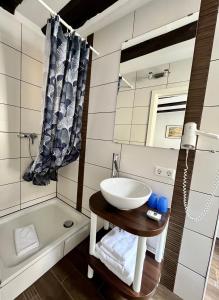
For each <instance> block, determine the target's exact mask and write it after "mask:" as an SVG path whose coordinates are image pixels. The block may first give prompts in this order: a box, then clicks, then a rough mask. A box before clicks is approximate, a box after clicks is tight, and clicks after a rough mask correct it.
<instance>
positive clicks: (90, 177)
mask: <svg viewBox="0 0 219 300" xmlns="http://www.w3.org/2000/svg"><path fill="white" fill-rule="evenodd" d="M109 177H111V170H109V169H106V168H102V167H98V166H94V165H91V164H88V163H86V164H85V172H84V185H86V186H87V187H89V188H91V189H94V190H96V191H99V190H100V182H101V181H102V180H104V179H107V178H109Z"/></svg>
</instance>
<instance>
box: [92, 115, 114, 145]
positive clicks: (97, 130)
mask: <svg viewBox="0 0 219 300" xmlns="http://www.w3.org/2000/svg"><path fill="white" fill-rule="evenodd" d="M114 115H115V114H114V113H98V114H89V115H88V128H87V137H88V138H92V139H101V140H110V141H111V140H112V138H113V128H114ZM103 124H104V126H103Z"/></svg>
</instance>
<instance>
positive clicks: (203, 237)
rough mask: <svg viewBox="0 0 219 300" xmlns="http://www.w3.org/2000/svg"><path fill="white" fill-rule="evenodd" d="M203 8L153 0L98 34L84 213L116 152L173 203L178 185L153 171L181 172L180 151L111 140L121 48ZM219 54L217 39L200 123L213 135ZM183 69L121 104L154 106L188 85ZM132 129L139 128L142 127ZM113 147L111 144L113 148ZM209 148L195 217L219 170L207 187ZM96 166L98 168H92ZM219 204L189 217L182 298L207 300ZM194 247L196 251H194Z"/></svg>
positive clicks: (124, 165)
mask: <svg viewBox="0 0 219 300" xmlns="http://www.w3.org/2000/svg"><path fill="white" fill-rule="evenodd" d="M199 8H200V0H192V1H191V0H188V1H187V0H186V1H178V0H177V1H173V0H165V1H163V0H154V1H151V2H149V3H148V4H147V5H145V6H144V7H141V8H139V9H138V10H137V11H135V13H134V15H135V17H134V22H132V18H131V17H129V18H128V17H127V18H126V19H121V20H119V21H117V22H115V24H116V25H115V27H114V26H113V25H112V24H111V25H110V26H107V27H105V28H103V29H101V30H99V31H98V32H96V33H95V34H94V47H95V48H97V49H98V46H99V48H100V49H101V51H100V52H101V55H100V57H96V56H95V57H94V58H93V59H94V62H93V65H92V79H91V90H90V92H91V98H90V99H91V100H90V105H89V123H90V124H91V127H90V124H89V125H88V126H89V127H88V134H87V145H88V146H87V151H86V152H87V153H86V162H87V165H86V169H87V174H86V184H85V185H84V197H83V209H84V211H89V206H88V198H89V196H90V195H92V194H93V193H94V192H95V191H96V190H97V189H98V182H99V181H100V180H101V179H104V178H105V177H106V176H107V174H109V173H108V171H107V170H108V169H109V168H110V166H111V160H112V154H113V152H116V153H119V154H120V170H121V172H120V174H121V176H124V177H125V176H126V177H133V178H137V179H138V180H142V181H144V182H147V183H148V184H149V185H150V186H151V187H152V188H153V190H154V191H156V192H157V193H159V194H164V195H166V196H167V197H169V199H170V204H171V198H172V193H173V186H174V182H173V181H171V180H170V181H169V180H166V179H162V178H158V177H156V175H154V167H155V165H161V166H164V167H165V166H166V167H172V168H176V163H177V158H178V151H174V150H163V149H155V148H154V149H153V148H144V147H141V146H136V145H128V143H129V142H128V141H127V145H118V144H116V143H114V142H113V140H112V135H113V133H112V132H113V127H114V119H115V111H116V89H117V81H118V69H119V57H120V48H119V46H118V45H119V43H120V45H121V43H122V42H123V41H124V39H130V38H132V37H136V36H139V35H141V34H143V33H145V32H148V31H150V30H153V29H156V28H158V27H160V26H163V25H166V24H168V23H170V22H172V21H175V20H178V19H180V18H182V17H184V16H186V15H188V14H190V13H194V12H198V11H199ZM157 11H162V12H163V13H162V15H160V14H159V16H158V15H157ZM127 22H132V26H130V25H127ZM120 24H121V26H120ZM124 24H126V27H125V29H123V26H124ZM131 27H132V28H133V31H132V32H130V31H129V30H128V28H131ZM115 28H120V29H121V30H118V31H116V30H115ZM218 30H219V26H217V31H216V34H215V37H218V36H219V32H218ZM115 31H116V39H115V41H114V38H113V37H114V33H115ZM106 41H107V42H106ZM109 45H110V46H109ZM218 53H219V43H218V38H216V39H215V43H214V49H213V54H212V62H211V69H210V73H209V81H208V86H207V92H206V99H205V107H204V112H203V119H202V124H201V128H202V129H203V130H204V129H205V128H207V130H208V131H212V132H215V133H219V125H217V122H216V119H215V117H216V116H217V109H218V107H219V102H218V100H217V99H219V98H218V97H216V96H215V95H217V93H218V88H217V80H216V78H218V76H216V75H217V74H218V68H219V66H217V60H218V61H219V57H218ZM189 64H190V65H191V61H190V62H188V65H189ZM178 67H179V64H177V63H176V64H172V65H171V66H170V69H171V71H172V72H171V75H170V78H169V81H168V84H167V83H166V82H160V83H159V84H160V86H159V87H156V86H155V87H151V86H150V87H148V86H139V89H137V90H136V91H135V97H134V99H133V91H129V92H128V91H123V92H121V93H120V95H119V102H118V104H117V105H118V108H122V107H142V106H143V107H149V104H150V103H149V100H148V99H149V98H150V93H151V90H152V89H154V88H163V87H174V86H176V85H179V84H182V85H188V80H189V76H190V72H188V70H187V67H186V66H185V65H182V68H183V69H182V72H181V71H180V72H178V71H177V68H178ZM189 67H190V66H189ZM122 93H124V94H122ZM126 100H127V102H126ZM124 103H125V104H124ZM217 106H218V107H217ZM136 112H137V110H136ZM108 113H110V116H109V115H107V114H108ZM133 125H135V126H137V125H138V124H133ZM122 126H123V127H122ZM125 126H126V128H125ZM127 126H128V125H124V124H123V125H121V124H120V125H117V127H118V128H117V138H118V140H119V138H120V137H121V134H120V133H121V132H122V131H123V132H126V133H127V139H128V136H132V139H134V138H135V131H134V128H132V130H131V128H130V126H129V128H127ZM139 126H140V125H139ZM143 130H144V128H142V131H143ZM140 140H141V137H140ZM108 144H109V145H110V147H109V148H108ZM212 144H213V147H214V150H217V151H218V150H219V149H218V144H217V143H216V142H215V143H212ZM104 145H105V147H104ZM113 145H118V146H119V147H120V148H118V149H116V148H114V146H113ZM208 147H209V143H208V141H207V140H206V139H201V138H200V139H199V143H198V148H199V151H198V153H197V157H196V160H197V162H196V164H195V168H194V178H193V182H192V186H191V189H192V190H191V193H190V199H189V201H190V207H191V209H193V210H194V212H195V213H196V214H198V213H199V212H200V211H201V207H203V206H204V204H205V203H206V199H207V197H208V195H209V192H210V183H211V182H212V180H213V178H214V174H215V172H213V171H216V168H214V170H213V171H212V172H211V174H210V177H211V178H210V182H209V184H208V182H207V181H205V176H208V174H209V172H208V171H207V172H206V174H204V173H205V172H201V171H202V168H201V166H202V165H203V166H204V165H205V166H206V164H207V163H208V162H209V163H210V164H211V163H212V162H213V163H212V164H211V165H212V166H213V165H216V162H217V161H218V157H217V156H218V154H217V153H216V154H215V155H214V157H213V158H212V154H211V153H208V152H207V153H205V154H203V155H202V153H200V152H201V151H203V150H204V151H205V150H207V149H209V148H208ZM90 149H93V150H92V155H91V154H90ZM104 149H107V150H106V152H104ZM210 150H212V147H210ZM204 151H203V152H204ZM99 153H101V154H99ZM88 164H92V167H88ZM93 165H95V166H94V167H93ZM103 168H105V169H106V170H105V172H104V171H103ZM209 170H210V167H209ZM200 172H201V174H200ZM200 176H201V177H200ZM199 177H200V178H201V181H200V180H199V179H198V178H199ZM217 196H218V195H217ZM217 200H218V199H215V200H214V202H213V206H212V208H211V210H210V212H209V215H208V216H207V218H206V219H205V220H203V221H202V222H201V223H200V224H199V225H198V224H194V222H191V221H190V220H189V219H188V218H187V219H186V222H185V229H184V230H185V234H184V235H183V241H182V250H181V255H180V260H179V265H178V270H177V277H176V284H175V288H174V292H175V293H176V294H178V295H179V296H181V297H183V299H191V298H193V299H197V300H200V299H201V298H202V295H203V291H204V285H205V281H206V272H207V269H208V262H209V257H210V252H211V243H212V238H213V235H214V230H215V225H216V218H217V213H216V212H217V210H218V201H217ZM200 203H201V205H200ZM191 237H192V238H191ZM194 240H195V241H197V244H198V245H202V243H204V247H203V251H202V252H201V253H200V255H201V257H203V259H204V264H203V265H200V262H199V261H198V260H197V259H194V260H193V261H191V260H190V258H189V254H190V247H187V244H188V243H189V244H191V247H192V244H193V241H194ZM206 241H207V242H206ZM194 249H195V248H194ZM194 249H193V252H194V251H195V250H194ZM193 252H192V253H193ZM193 256H194V255H192V257H193Z"/></svg>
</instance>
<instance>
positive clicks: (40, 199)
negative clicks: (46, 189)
mask: <svg viewBox="0 0 219 300" xmlns="http://www.w3.org/2000/svg"><path fill="white" fill-rule="evenodd" d="M55 197H56V193H53V194H49V195H47V196H43V197H41V198H37V199H34V200H30V201H27V202H24V203H21V209H24V208H27V207H30V206H32V205H36V204H38V203H42V202H44V201H46V200H49V199H52V198H55Z"/></svg>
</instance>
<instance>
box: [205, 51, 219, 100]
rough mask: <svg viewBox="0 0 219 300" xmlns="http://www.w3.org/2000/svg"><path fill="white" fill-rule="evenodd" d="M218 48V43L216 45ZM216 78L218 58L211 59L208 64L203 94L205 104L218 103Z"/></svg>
mask: <svg viewBox="0 0 219 300" xmlns="http://www.w3.org/2000/svg"><path fill="white" fill-rule="evenodd" d="M218 49H219V45H218ZM218 78H219V60H217V61H212V62H211V64H210V69H209V74H208V83H207V88H206V94H205V102H204V105H205V106H216V105H219V99H218V96H217V95H218Z"/></svg>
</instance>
